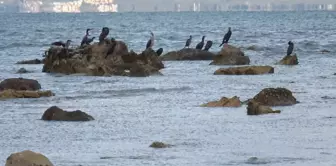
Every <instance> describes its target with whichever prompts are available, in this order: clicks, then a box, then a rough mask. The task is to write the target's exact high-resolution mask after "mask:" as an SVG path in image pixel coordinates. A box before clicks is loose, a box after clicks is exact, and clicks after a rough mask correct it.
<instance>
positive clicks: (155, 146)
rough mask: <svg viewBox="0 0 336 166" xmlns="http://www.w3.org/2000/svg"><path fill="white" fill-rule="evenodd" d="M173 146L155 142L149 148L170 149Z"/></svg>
mask: <svg viewBox="0 0 336 166" xmlns="http://www.w3.org/2000/svg"><path fill="white" fill-rule="evenodd" d="M171 146H172V145H170V144H166V143H163V142H158V141H155V142H153V143H152V144H151V145H149V147H151V148H169V147H171Z"/></svg>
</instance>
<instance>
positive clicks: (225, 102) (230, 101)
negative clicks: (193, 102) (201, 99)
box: [201, 96, 241, 107]
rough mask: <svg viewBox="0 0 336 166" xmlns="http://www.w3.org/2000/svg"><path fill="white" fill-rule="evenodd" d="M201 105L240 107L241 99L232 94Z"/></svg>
mask: <svg viewBox="0 0 336 166" xmlns="http://www.w3.org/2000/svg"><path fill="white" fill-rule="evenodd" d="M201 106H202V107H240V106H241V101H240V100H239V97H237V96H234V97H232V98H226V97H222V98H221V99H220V100H219V101H211V102H209V103H206V104H202V105H201Z"/></svg>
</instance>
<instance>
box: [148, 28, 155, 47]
mask: <svg viewBox="0 0 336 166" xmlns="http://www.w3.org/2000/svg"><path fill="white" fill-rule="evenodd" d="M150 34H151V37H150V39H149V40H148V42H147V45H146V49H148V48H152V47H153V45H154V33H153V32H152V31H151V32H150Z"/></svg>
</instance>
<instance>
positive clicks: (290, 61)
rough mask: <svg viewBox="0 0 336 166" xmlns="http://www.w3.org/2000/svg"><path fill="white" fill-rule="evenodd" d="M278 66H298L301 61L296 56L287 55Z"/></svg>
mask: <svg viewBox="0 0 336 166" xmlns="http://www.w3.org/2000/svg"><path fill="white" fill-rule="evenodd" d="M277 64H279V65H297V64H299V60H298V58H297V56H296V54H295V55H286V56H285V57H284V58H282V59H281V60H280V61H279V62H278V63H277Z"/></svg>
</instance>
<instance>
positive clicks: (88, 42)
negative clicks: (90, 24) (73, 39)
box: [81, 29, 95, 46]
mask: <svg viewBox="0 0 336 166" xmlns="http://www.w3.org/2000/svg"><path fill="white" fill-rule="evenodd" d="M90 30H92V29H86V34H85V36H84V37H83V39H82V42H81V46H83V45H84V44H86V45H89V44H90V43H91V42H92V41H93V39H94V38H95V37H92V38H91V39H90V38H89V36H90V34H89V31H90Z"/></svg>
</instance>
